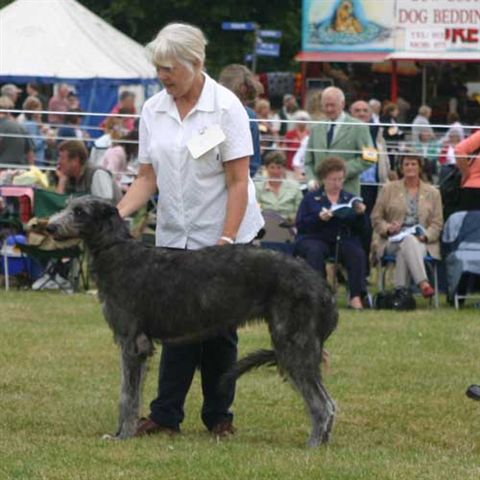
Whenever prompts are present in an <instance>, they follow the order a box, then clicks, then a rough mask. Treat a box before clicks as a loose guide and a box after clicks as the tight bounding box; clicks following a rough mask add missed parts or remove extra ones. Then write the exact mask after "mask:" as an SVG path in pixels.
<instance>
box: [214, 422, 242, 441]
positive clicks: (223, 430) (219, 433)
mask: <svg viewBox="0 0 480 480" xmlns="http://www.w3.org/2000/svg"><path fill="white" fill-rule="evenodd" d="M235 431H236V430H235V427H234V426H233V424H232V422H231V421H230V420H225V421H224V422H220V423H217V424H216V425H215V426H214V427H213V428H212V429H211V430H210V432H211V433H212V434H213V436H215V437H229V436H231V435H234V434H235Z"/></svg>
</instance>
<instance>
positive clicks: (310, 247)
mask: <svg viewBox="0 0 480 480" xmlns="http://www.w3.org/2000/svg"><path fill="white" fill-rule="evenodd" d="M317 174H318V177H319V179H320V180H321V182H322V184H323V186H322V187H320V188H319V189H318V190H315V191H312V192H309V193H307V194H306V195H305V197H303V200H302V202H301V204H300V207H299V209H298V214H297V220H296V226H297V232H298V233H297V238H296V241H295V252H294V253H295V255H297V256H299V257H303V258H304V259H305V260H306V261H307V263H308V264H309V265H310V266H312V267H313V268H314V269H315V270H318V271H319V272H321V273H322V274H323V275H325V261H326V259H327V258H328V257H335V261H340V263H341V264H342V265H344V266H345V268H346V270H347V274H348V289H349V292H350V302H349V306H350V308H354V309H356V310H359V309H361V308H363V307H362V296H364V295H366V293H367V292H366V274H365V272H366V266H367V263H366V262H367V259H366V255H365V251H364V250H363V248H362V243H361V240H360V238H361V235H362V232H363V229H364V226H365V204H364V203H363V201H362V199H361V198H359V197H354V196H353V195H352V194H351V193H348V192H346V191H345V190H343V183H344V181H345V175H346V165H345V162H344V161H343V160H342V159H341V158H336V157H331V158H326V159H325V160H324V161H323V162H322V163H321V164H320V166H319V169H318V172H317Z"/></svg>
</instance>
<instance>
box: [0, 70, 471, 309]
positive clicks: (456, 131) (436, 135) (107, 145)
mask: <svg viewBox="0 0 480 480" xmlns="http://www.w3.org/2000/svg"><path fill="white" fill-rule="evenodd" d="M219 83H220V84H221V85H223V86H224V87H226V88H227V89H229V90H231V91H232V92H233V93H234V94H235V95H236V96H237V97H238V99H239V100H240V102H241V104H242V105H243V106H244V108H245V111H246V113H247V115H248V117H249V120H250V133H251V136H252V140H253V154H252V155H251V157H250V165H249V172H250V177H251V178H253V180H254V184H255V189H256V197H257V202H258V204H259V206H260V208H261V209H262V211H263V212H264V213H265V212H275V213H276V214H278V215H279V218H281V220H282V222H283V225H284V226H288V228H289V229H290V231H291V232H293V235H294V238H292V243H294V254H295V255H298V256H302V257H304V258H305V259H306V261H307V262H308V263H309V264H310V265H312V266H313V267H314V268H316V269H317V270H319V271H321V272H322V273H324V274H326V273H325V264H326V262H327V261H328V260H329V259H331V258H332V257H333V258H334V259H335V263H340V264H341V265H343V266H344V267H345V269H346V275H347V277H348V278H347V284H348V287H349V290H350V303H349V304H350V307H351V308H355V309H360V308H362V307H364V306H366V305H367V304H368V302H367V300H366V299H367V298H368V295H367V285H368V276H369V272H370V267H371V266H372V265H375V264H376V263H377V262H379V261H381V259H382V256H383V255H385V254H388V255H393V256H394V257H395V258H396V270H395V286H397V287H402V286H408V285H410V284H411V282H412V281H413V283H414V284H416V285H417V286H418V288H419V289H420V291H421V293H422V294H423V295H424V296H426V297H429V296H431V295H433V289H432V286H431V285H430V283H429V280H428V276H427V273H426V271H425V268H424V266H423V261H422V258H423V257H424V256H425V255H427V254H428V255H430V256H432V257H433V258H436V259H440V248H439V242H440V235H441V231H442V226H443V223H444V221H445V220H446V219H447V218H448V216H449V215H451V214H452V213H453V212H455V211H458V210H475V209H480V162H479V161H478V160H479V157H478V150H479V148H480V131H476V132H475V130H474V129H472V131H471V132H470V131H469V126H465V125H463V124H462V119H461V118H460V117H459V115H458V114H457V113H455V112H452V113H450V114H449V116H448V124H449V125H448V128H442V129H440V128H438V127H437V128H436V129H435V128H434V126H432V125H431V124H430V117H431V115H432V109H431V108H430V107H429V106H428V105H421V106H420V107H419V109H418V113H417V115H416V116H415V118H414V119H413V122H412V124H410V125H407V124H405V123H401V122H400V121H399V112H400V108H399V105H397V104H395V103H392V102H383V104H382V103H381V102H380V101H378V100H377V99H375V98H371V99H355V100H354V101H352V102H351V103H350V105H346V99H345V95H344V92H343V91H342V90H341V89H340V88H337V87H328V88H326V89H325V90H323V91H322V92H316V93H315V95H311V96H310V102H309V104H308V105H307V106H306V109H302V108H300V106H299V103H298V100H297V98H296V97H295V96H294V95H293V94H291V93H287V94H285V95H284V97H283V101H282V104H281V106H280V108H279V109H278V111H276V112H275V111H274V110H273V109H272V106H271V102H270V101H269V99H268V98H266V97H265V96H264V95H263V87H262V84H261V83H260V82H259V81H258V80H257V79H256V77H255V75H253V74H252V72H250V70H249V69H248V68H246V67H245V66H243V65H238V64H232V65H229V66H227V67H225V68H224V69H223V71H222V72H221V73H220V75H219ZM0 93H1V96H0V109H2V110H4V111H3V112H0V166H1V167H3V168H4V170H3V173H2V174H1V177H0V182H2V183H8V182H10V181H11V180H12V176H11V175H9V174H6V173H5V172H11V171H12V169H15V167H16V166H32V165H34V166H36V167H38V168H40V169H43V168H45V167H54V168H50V170H51V171H50V179H51V182H52V183H53V184H54V189H55V191H57V192H60V193H69V192H85V191H86V192H88V193H94V194H95V195H99V196H102V197H104V198H108V199H110V200H112V201H113V202H115V203H117V202H118V201H119V200H120V199H121V197H122V195H123V194H124V193H125V192H126V191H127V190H128V187H129V185H130V184H131V183H132V181H133V179H134V177H135V175H136V172H137V169H138V166H137V163H138V162H137V156H138V119H137V110H136V104H135V100H136V98H135V94H134V93H133V92H131V91H128V90H126V91H122V92H121V93H120V94H119V97H118V103H117V104H116V105H115V106H114V107H113V109H112V110H111V112H110V115H108V116H106V117H105V119H104V120H103V121H102V122H101V123H100V125H99V127H97V130H96V131H95V130H91V129H90V127H87V126H86V122H85V119H86V118H87V116H88V113H84V112H82V106H81V105H80V102H79V99H78V97H77V95H76V94H75V90H74V89H73V88H72V87H70V86H69V85H67V84H60V85H58V86H57V88H56V89H55V91H54V93H53V95H52V96H51V97H50V98H48V97H46V96H45V95H44V94H43V93H42V89H41V88H40V87H39V86H38V85H36V84H33V83H32V84H27V85H26V87H25V95H23V90H22V89H20V88H18V87H17V86H16V85H13V84H6V85H3V87H2V88H1V92H0ZM22 95H23V101H22V102H21V107H22V109H21V110H23V111H22V112H20V113H19V112H18V111H15V107H16V106H18V104H19V102H20V99H21V98H22ZM5 110H6V111H9V110H11V112H6V111H5ZM9 169H10V170H9ZM453 176H456V178H458V179H459V184H458V188H457V190H458V195H454V196H451V195H447V196H442V195H441V193H442V188H441V187H442V185H443V184H444V183H445V182H446V183H448V182H449V181H451V178H452V177H453ZM351 202H353V204H352V203H351ZM344 205H348V207H349V212H348V213H347V214H345V211H344V210H345V209H342V208H340V207H342V206H344Z"/></svg>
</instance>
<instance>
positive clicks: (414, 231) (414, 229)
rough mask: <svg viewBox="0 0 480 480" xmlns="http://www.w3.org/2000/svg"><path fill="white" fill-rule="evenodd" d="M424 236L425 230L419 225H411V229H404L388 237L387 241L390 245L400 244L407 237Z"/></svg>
mask: <svg viewBox="0 0 480 480" xmlns="http://www.w3.org/2000/svg"><path fill="white" fill-rule="evenodd" d="M424 234H425V229H424V228H423V227H422V226H421V225H418V224H417V225H413V226H411V227H407V228H404V229H402V230H400V232H398V233H396V234H395V235H392V236H391V237H388V241H389V242H391V243H399V242H401V241H402V240H403V239H404V238H405V237H406V236H407V235H416V236H417V237H420V236H421V235H424Z"/></svg>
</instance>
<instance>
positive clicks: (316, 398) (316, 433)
mask: <svg viewBox="0 0 480 480" xmlns="http://www.w3.org/2000/svg"><path fill="white" fill-rule="evenodd" d="M289 373H290V377H291V378H292V381H293V383H294V385H295V386H296V387H297V389H298V390H299V392H300V393H301V395H302V397H303V399H304V401H305V404H306V407H307V409H308V411H309V413H310V419H311V422H312V432H311V434H310V438H309V440H308V446H309V447H316V446H317V445H319V444H320V443H326V442H328V440H329V438H330V430H331V428H332V426H333V423H334V418H335V406H334V403H333V402H332V401H331V400H330V397H329V396H328V394H326V392H325V390H324V388H323V387H322V385H321V380H320V375H319V374H317V373H314V372H312V373H307V372H305V371H304V372H302V373H298V372H295V373H294V374H293V375H292V374H291V372H289Z"/></svg>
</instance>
